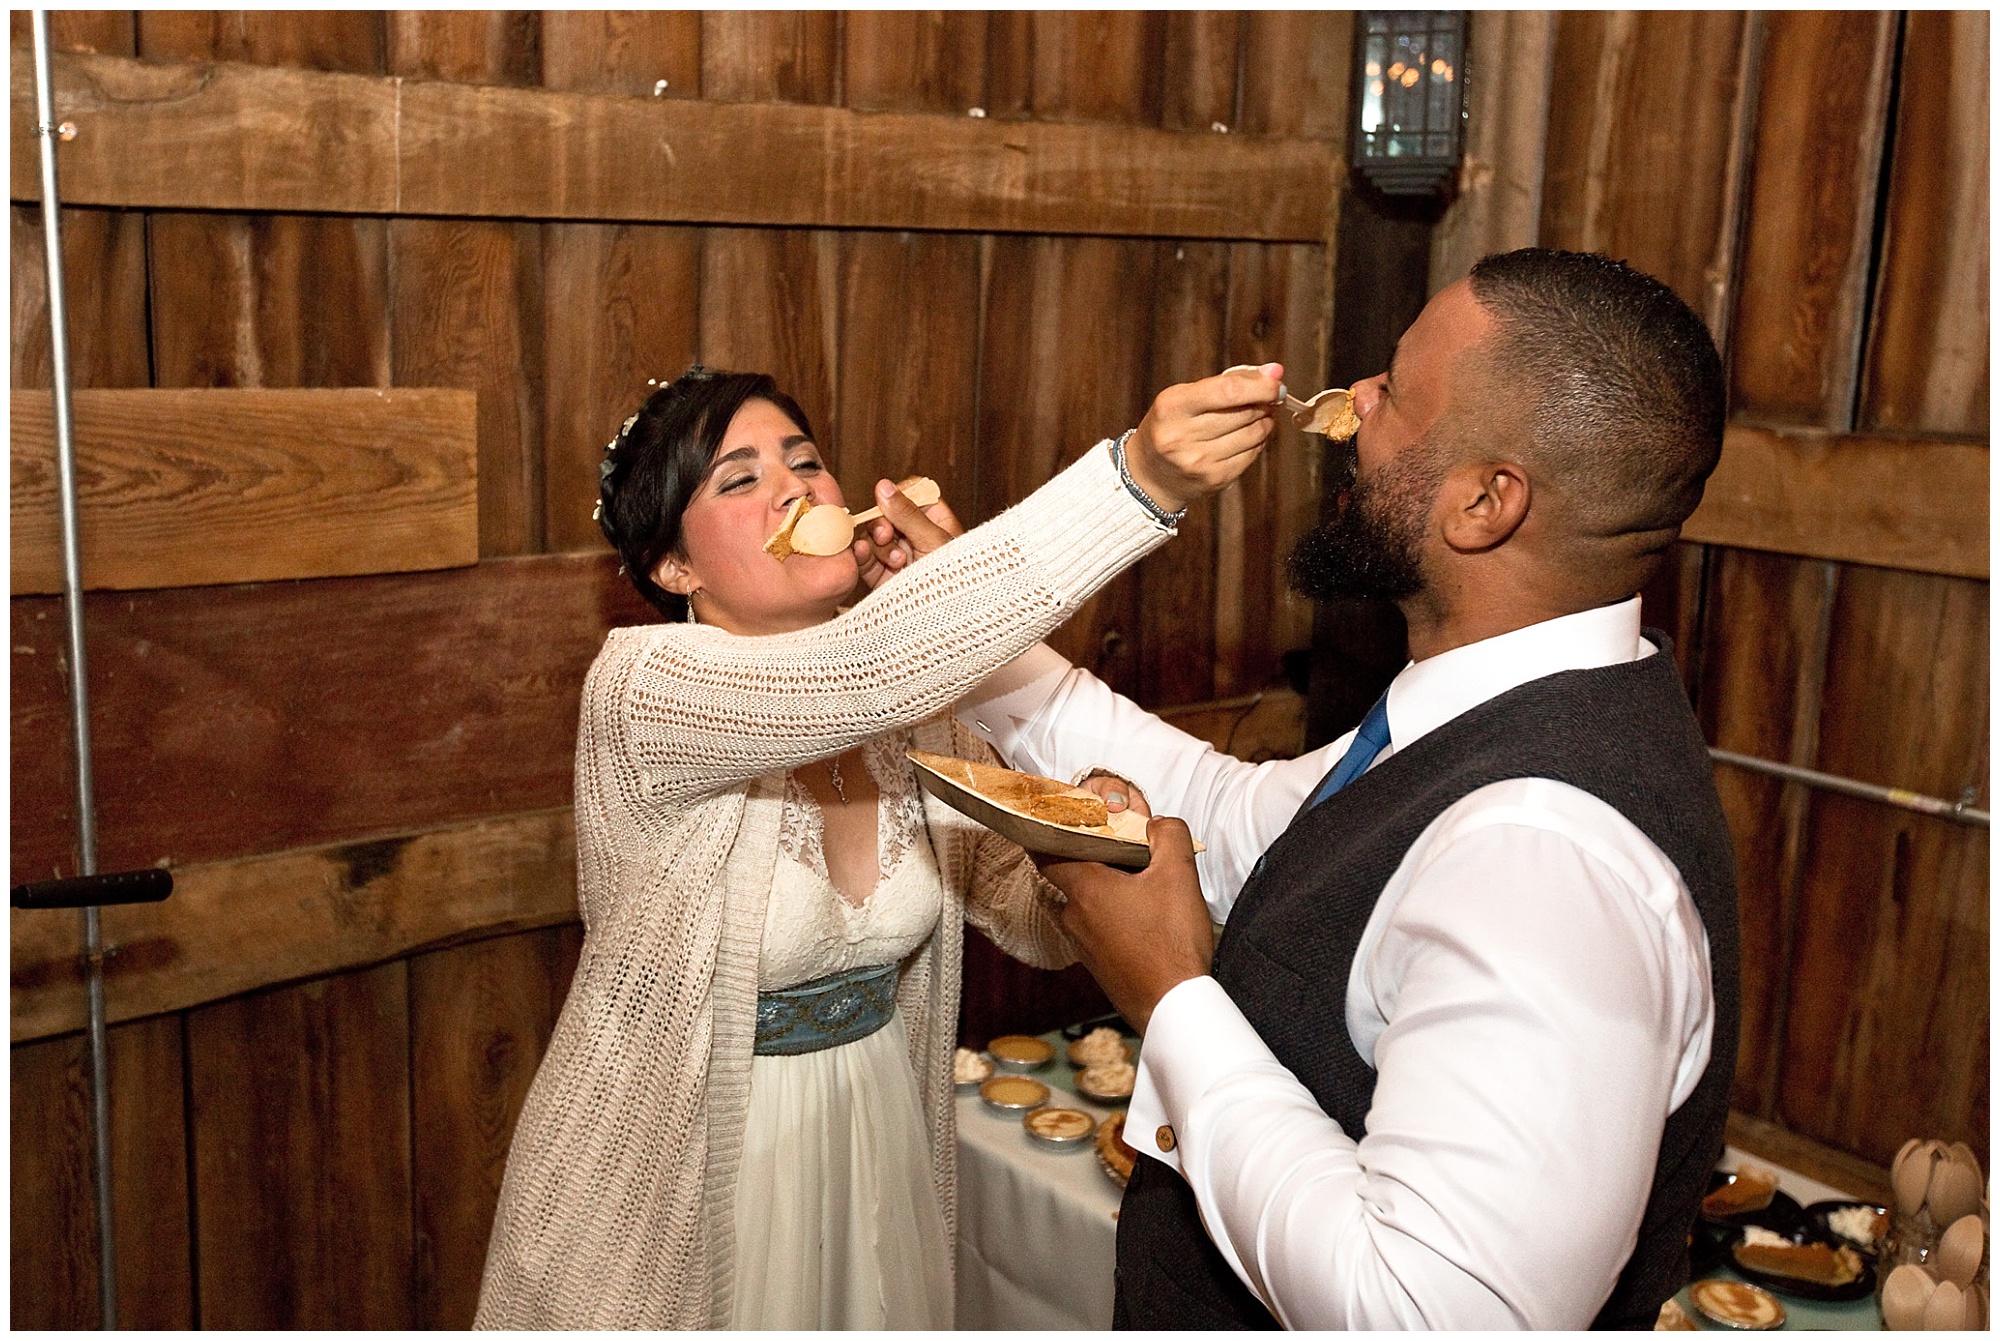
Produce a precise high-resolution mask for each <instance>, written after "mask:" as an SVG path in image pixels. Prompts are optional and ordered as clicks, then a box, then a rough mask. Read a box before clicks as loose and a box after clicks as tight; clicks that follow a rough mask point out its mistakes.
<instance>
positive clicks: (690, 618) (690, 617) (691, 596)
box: [687, 591, 701, 624]
mask: <svg viewBox="0 0 2000 1341" xmlns="http://www.w3.org/2000/svg"><path fill="white" fill-rule="evenodd" d="M687 605H688V623H690V624H699V623H701V621H700V620H699V619H696V618H695V617H694V592H692V591H690V592H689V593H688V594H687Z"/></svg>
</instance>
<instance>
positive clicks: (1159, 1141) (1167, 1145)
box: [1153, 1127, 1174, 1155]
mask: <svg viewBox="0 0 2000 1341" xmlns="http://www.w3.org/2000/svg"><path fill="white" fill-rule="evenodd" d="M1153 1143H1154V1144H1155V1145H1157V1146H1159V1147H1160V1153H1161V1154H1163V1155H1164V1154H1166V1153H1167V1152H1168V1151H1170V1150H1172V1149H1173V1148H1174V1129H1173V1128H1172V1127H1162V1128H1160V1129H1159V1130H1158V1131H1156V1132H1154V1133H1153Z"/></svg>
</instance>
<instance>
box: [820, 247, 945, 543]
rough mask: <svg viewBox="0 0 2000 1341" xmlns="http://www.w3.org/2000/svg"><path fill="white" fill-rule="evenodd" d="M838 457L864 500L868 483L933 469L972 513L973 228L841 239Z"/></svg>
mask: <svg viewBox="0 0 2000 1341" xmlns="http://www.w3.org/2000/svg"><path fill="white" fill-rule="evenodd" d="M840 251H841V261H840V297H839V302H840V322H839V328H840V329H839V341H840V346H839V353H838V355H837V359H836V362H837V366H838V378H839V389H838V392H837V400H838V404H839V406H840V415H839V419H838V421H837V422H835V423H834V424H833V425H832V431H831V433H830V435H829V436H830V437H831V440H832V443H833V445H834V446H835V448H836V449H837V452H836V460H835V463H834V464H835V468H836V470H837V471H838V472H839V477H840V483H841V487H842V489H843V490H844V491H845V493H846V496H847V499H848V501H849V503H850V505H852V506H854V507H855V508H856V509H857V510H859V508H860V507H862V506H864V505H865V506H873V505H872V504H863V503H861V502H857V501H856V500H862V499H867V498H868V497H869V496H870V491H871V490H872V489H873V488H874V487H875V482H876V481H877V480H882V479H890V480H899V479H902V478H904V477H906V476H909V475H928V476H930V477H931V478H932V479H934V480H936V481H937V482H938V484H939V486H940V487H941V488H942V489H943V490H944V499H945V502H946V503H948V504H950V505H951V507H952V508H953V510H954V511H956V512H958V513H959V514H960V518H961V520H963V519H964V517H965V516H967V515H969V514H970V512H971V509H972V506H973V497H974V460H973V436H974V429H975V427H976V422H977V421H976V417H975V415H976V407H975V403H974V402H975V399H976V394H977V392H978V388H979V239H978V238H976V237H971V236H966V235H953V234H937V233H850V234H847V235H845V236H843V237H842V238H841V239H840Z"/></svg>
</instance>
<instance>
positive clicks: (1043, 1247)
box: [958, 1035, 1849, 1331]
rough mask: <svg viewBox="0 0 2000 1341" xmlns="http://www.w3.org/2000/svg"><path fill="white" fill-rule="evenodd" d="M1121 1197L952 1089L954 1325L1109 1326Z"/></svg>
mask: <svg viewBox="0 0 2000 1341" xmlns="http://www.w3.org/2000/svg"><path fill="white" fill-rule="evenodd" d="M1044 1037H1048V1038H1050V1039H1051V1040H1052V1041H1053V1040H1054V1039H1055V1036H1054V1035H1045V1036H1044ZM1058 1046H1060V1044H1058ZM1034 1075H1035V1078H1036V1079H1038V1080H1040V1081H1042V1082H1043V1083H1044V1084H1047V1085H1048V1086H1049V1087H1050V1088H1051V1089H1052V1090H1054V1091H1055V1096H1054V1099H1053V1100H1052V1102H1054V1103H1057V1104H1061V1105H1062V1106H1064V1107H1067V1108H1080V1109H1082V1110H1083V1111H1085V1112H1087V1113H1089V1114H1090V1115H1091V1116H1092V1117H1094V1118H1099V1119H1101V1118H1103V1117H1104V1116H1106V1115H1107V1114H1108V1113H1110V1112H1111V1111H1113V1110H1111V1109H1108V1108H1105V1107H1103V1106H1101V1105H1099V1104H1094V1103H1092V1102H1090V1101H1089V1100H1088V1099H1084V1098H1080V1097H1079V1096H1078V1095H1077V1094H1076V1093H1075V1092H1074V1090H1073V1089H1072V1088H1071V1084H1072V1081H1071V1073H1070V1070H1069V1068H1068V1067H1067V1066H1066V1065H1064V1064H1063V1062H1062V1060H1061V1059H1060V1057H1058V1059H1057V1060H1056V1061H1055V1062H1053V1063H1051V1064H1050V1065H1049V1066H1047V1067H1045V1068H1043V1069H1042V1070H1041V1071H1038V1072H1035V1073H1034ZM1745 1158H1749V1159H1751V1160H1752V1161H1753V1162H1755V1163H1758V1164H1761V1165H1764V1166H1765V1167H1767V1168H1770V1169H1773V1170H1774V1171H1776V1172H1777V1174H1778V1177H1779V1186H1780V1187H1782V1188H1783V1189H1784V1190H1785V1191H1786V1192H1787V1193H1789V1194H1791V1195H1792V1196H1793V1197H1795V1198H1797V1199H1798V1201H1799V1203H1800V1204H1801V1205H1809V1204H1811V1203H1812V1202H1815V1201H1821V1200H1826V1199H1834V1198H1843V1197H1846V1196H1848V1195H1849V1194H1848V1193H1845V1192H1841V1191H1839V1190H1837V1189H1835V1188H1831V1187H1828V1186H1827V1185H1825V1184H1824V1183H1819V1182H1815V1181H1814V1180H1813V1179H1810V1178H1807V1177H1805V1176H1803V1175H1801V1174H1797V1173H1793V1172H1792V1171H1791V1170H1789V1169H1785V1168H1782V1167H1780V1166H1779V1165H1777V1164H1776V1163H1774V1162H1772V1161H1769V1160H1764V1159H1758V1158H1756V1157H1755V1156H1748V1157H1746V1156H1745V1155H1744V1153H1743V1152H1742V1151H1740V1150H1738V1149H1736V1148H1735V1147H1734V1146H1730V1147H1728V1148H1727V1149H1725V1151H1724V1153H1723V1159H1722V1161H1721V1164H1720V1166H1719V1167H1721V1168H1725V1169H1733V1168H1735V1167H1736V1166H1737V1164H1738V1163H1739V1162H1740V1161H1742V1160H1743V1159H1745ZM1123 1196H1124V1193H1123V1192H1122V1191H1121V1190H1120V1189H1119V1187H1118V1185H1117V1184H1116V1183H1113V1182H1112V1181H1111V1180H1110V1179H1109V1178H1107V1177H1105V1176H1104V1172H1103V1170H1102V1169H1100V1168H1099V1167H1098V1164H1097V1155H1096V1152H1095V1149H1094V1147H1093V1146H1092V1145H1091V1144H1090V1143H1089V1142H1085V1143H1084V1144H1082V1145H1080V1146H1074V1147H1071V1148H1069V1149H1058V1148H1056V1147H1053V1146H1047V1145H1043V1144H1042V1143H1041V1142H1039V1141H1036V1140H1035V1139H1034V1138H1033V1137H1031V1136H1029V1135H1028V1133H1027V1132H1026V1131H1025V1130H1023V1129H1022V1127H1021V1119H1020V1116H1019V1115H1018V1114H1017V1115H1013V1116H1003V1115H1002V1114H999V1113H996V1112H994V1111H993V1110H992V1109H990V1108H988V1107H987V1106H986V1105H985V1104H984V1103H983V1102H982V1101H981V1100H980V1098H979V1095H978V1094H977V1093H970V1094H960V1095H959V1096H958V1326H959V1330H961V1331H1087V1330H1107V1329H1109V1328H1110V1326H1111V1299H1112V1290H1113V1284H1112V1273H1113V1269H1114V1267H1115V1266H1116V1263H1117V1235H1118V1218H1117V1211H1118V1205H1119V1201H1120V1199H1121V1198H1122V1197H1123Z"/></svg>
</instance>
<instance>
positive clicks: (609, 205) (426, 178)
mask: <svg viewBox="0 0 2000 1341" xmlns="http://www.w3.org/2000/svg"><path fill="white" fill-rule="evenodd" d="M17 54H18V53H17ZM57 93H58V101H57V106H58V109H59V115H62V116H65V117H68V118H70V119H73V120H76V121H77V122H78V124H79V125H80V126H81V127H83V133H82V134H80V135H79V136H78V138H77V139H76V140H75V141H73V142H72V143H70V144H68V145H65V146H64V150H63V153H64V159H63V198H64V199H65V200H66V201H69V202H71V203H74V204H100V205H120V206H125V207H137V208H159V209H204V210H240V211H248V212H273V213H283V212H293V211H311V212H317V213H336V214H339V213H359V214H401V215H444V216H453V217H468V216H469V217H476V218H536V219H627V220H635V221H644V222H651V223H667V222H678V223H735V224H761V225H768V226H801V227H841V228H923V229H968V230H999V231H1007V232H1027V233H1043V232H1062V233H1091V234H1110V235H1129V236H1139V237H1227V238H1261V239H1266V240H1273V241H1304V242H1310V241H1318V240H1320V239H1322V238H1323V237H1324V235H1325V231H1326V229H1325V222H1326V217H1327V206H1328V202H1329V201H1330V200H1331V199H1332V197H1333V194H1334V191H1335V189H1336V186H1337V182H1338V180H1339V178H1340V174H1341V173H1342V171H1343V170H1342V168H1341V166H1340V165H1341V162H1342V160H1341V158H1340V156H1339V154H1338V152H1337V151H1336V149H1335V147H1334V146H1331V145H1328V144H1325V143H1321V142H1317V141H1310V140H1304V139H1300V138H1296V137H1279V138H1267V137H1263V136H1245V137H1235V136H1231V137H1227V138H1224V137H1217V136H1213V135H1209V134H1196V133H1183V132H1175V131H1163V130H1158V129H1152V128H1147V127H1129V128H1119V129H1115V130H1114V129H1107V128H1105V127H1102V126H1087V125H1064V124H1054V123H1044V124H1003V123H1002V122H1000V121H999V120H997V119H995V118H985V119H980V118H973V117H964V118H957V117H938V116H932V115H922V114H905V113H888V112H880V113H864V112H854V111H849V110H847V109H845V108H838V107H818V106H804V105H796V104H784V103H749V104H731V103H720V102H707V101H695V100H686V99H675V98H632V97H622V96H604V95H593V94H582V93H559V92H550V91H545V90H538V89H513V88H498V87H473V86H470V85H463V84H451V83H443V82H423V81H416V82H404V81H399V80H396V79H391V78H382V79H374V78H367V77H363V76H357V75H345V74H331V73H311V72H305V71H295V70H285V69H274V68H268V67H260V66H243V65H229V64H218V65H169V64H156V63H150V62H139V61H127V60H119V59H116V58H113V57H101V56H65V57H62V58H60V60H59V61H58V71H57ZM32 97H33V92H32V79H31V78H30V77H29V76H28V75H27V74H25V73H24V72H23V68H22V62H21V61H20V60H18V59H17V60H16V61H15V75H14V106H15V116H14V121H13V133H14V137H15V138H14V177H13V192H14V198H15V199H17V200H33V199H35V198H36V195H37V192H38V191H39V190H40V187H39V184H38V182H37V180H36V178H35V176H34V151H33V145H32V143H31V139H32V136H31V123H32V113H31V112H30V111H28V110H26V109H28V108H30V107H31V106H32ZM746 162H748V163H756V164H758V165H759V171H757V172H752V173H746V172H744V171H743V164H745V163H746ZM530 169H532V170H530Z"/></svg>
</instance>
